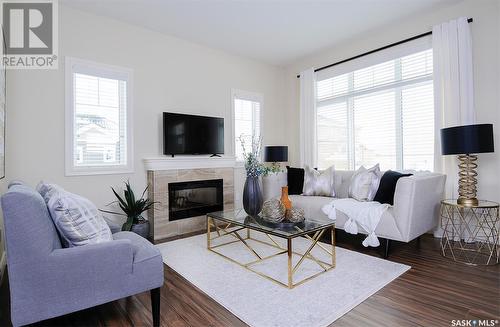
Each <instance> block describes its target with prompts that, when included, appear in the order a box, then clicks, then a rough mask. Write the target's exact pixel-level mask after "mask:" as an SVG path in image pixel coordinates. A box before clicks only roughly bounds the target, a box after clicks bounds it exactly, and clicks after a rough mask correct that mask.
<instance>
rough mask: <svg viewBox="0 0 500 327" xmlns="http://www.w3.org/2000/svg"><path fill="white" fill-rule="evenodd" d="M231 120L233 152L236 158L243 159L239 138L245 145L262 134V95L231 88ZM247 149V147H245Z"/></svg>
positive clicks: (248, 144)
mask: <svg viewBox="0 0 500 327" xmlns="http://www.w3.org/2000/svg"><path fill="white" fill-rule="evenodd" d="M232 102H233V104H232V106H233V121H234V124H233V126H234V154H235V156H236V160H238V161H242V160H243V149H242V147H241V142H240V138H243V139H244V141H245V144H246V145H247V147H249V146H250V144H251V143H252V139H254V140H256V139H258V138H260V137H261V136H262V134H261V114H262V105H263V97H262V95H261V94H258V93H253V92H246V91H239V90H233V91H232ZM247 151H249V149H247Z"/></svg>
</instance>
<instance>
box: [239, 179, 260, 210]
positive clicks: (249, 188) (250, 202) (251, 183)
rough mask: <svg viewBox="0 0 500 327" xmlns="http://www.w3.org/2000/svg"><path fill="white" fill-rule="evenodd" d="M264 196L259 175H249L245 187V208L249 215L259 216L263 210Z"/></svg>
mask: <svg viewBox="0 0 500 327" xmlns="http://www.w3.org/2000/svg"><path fill="white" fill-rule="evenodd" d="M263 203H264V198H263V197H262V191H261V189H260V180H259V178H258V177H247V179H246V181H245V187H244V188H243V209H245V212H246V213H247V214H248V215H249V216H252V217H254V216H257V215H258V214H259V213H260V211H261V210H262V205H263Z"/></svg>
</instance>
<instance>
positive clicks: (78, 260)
mask: <svg viewBox="0 0 500 327" xmlns="http://www.w3.org/2000/svg"><path fill="white" fill-rule="evenodd" d="M1 202H2V210H3V217H4V224H5V236H6V247H7V269H8V272H9V284H10V298H11V320H12V324H13V325H14V326H19V325H25V324H29V323H33V322H37V321H41V320H45V319H49V318H52V317H56V316H60V315H64V314H67V313H71V312H74V311H78V310H82V309H86V308H89V307H92V306H96V305H99V304H103V303H106V302H110V301H113V300H117V299H120V298H123V297H127V296H130V295H133V294H137V293H140V292H144V291H148V290H151V301H152V311H153V325H154V326H159V317H160V304H159V301H160V287H161V286H162V285H163V262H162V257H161V254H160V253H159V251H158V250H157V249H156V248H155V247H154V246H153V245H152V244H151V243H149V242H148V241H147V240H145V239H144V238H142V237H140V236H138V235H136V234H134V233H131V232H118V233H115V234H113V239H114V240H113V241H110V242H104V243H99V244H92V245H84V246H80V247H73V248H62V247H61V242H60V239H59V235H58V233H57V230H56V228H55V226H54V224H53V222H52V219H51V218H50V214H49V211H48V209H47V206H46V205H45V202H44V200H43V199H42V197H41V196H40V194H38V192H36V191H35V190H34V189H32V188H30V187H28V186H26V185H24V184H22V183H11V185H9V190H8V192H7V193H5V194H4V195H3V196H2V199H1Z"/></svg>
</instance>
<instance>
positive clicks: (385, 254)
mask: <svg viewBox="0 0 500 327" xmlns="http://www.w3.org/2000/svg"><path fill="white" fill-rule="evenodd" d="M390 247H391V240H390V239H386V240H385V248H384V259H387V258H388V257H389V248H390Z"/></svg>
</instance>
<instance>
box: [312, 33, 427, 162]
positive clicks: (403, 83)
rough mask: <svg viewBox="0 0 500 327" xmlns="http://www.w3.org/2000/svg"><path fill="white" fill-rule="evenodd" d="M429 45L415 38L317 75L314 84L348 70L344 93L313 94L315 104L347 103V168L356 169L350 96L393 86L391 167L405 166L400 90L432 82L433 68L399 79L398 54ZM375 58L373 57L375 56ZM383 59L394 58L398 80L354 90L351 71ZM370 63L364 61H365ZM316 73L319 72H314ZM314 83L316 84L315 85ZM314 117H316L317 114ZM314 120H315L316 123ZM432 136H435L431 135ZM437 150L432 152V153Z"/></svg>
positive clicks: (317, 154) (391, 59) (345, 72)
mask: <svg viewBox="0 0 500 327" xmlns="http://www.w3.org/2000/svg"><path fill="white" fill-rule="evenodd" d="M430 49H432V46H431V45H430V44H429V42H428V40H418V42H415V44H411V45H409V46H407V47H406V48H405V49H403V50H401V49H397V51H392V53H389V55H384V54H377V56H373V57H374V58H369V57H370V56H368V58H366V59H365V58H363V59H364V60H365V61H364V62H363V61H361V62H358V63H349V65H348V66H347V65H346V66H347V67H349V68H348V69H346V67H340V68H337V71H335V70H333V69H332V70H330V71H329V72H323V73H322V76H321V78H318V79H317V81H315V83H316V84H317V83H318V82H321V81H323V80H327V79H329V78H333V77H336V76H341V75H344V74H348V89H347V91H346V93H345V94H342V95H339V96H333V97H328V98H322V99H320V98H318V95H317V94H316V95H315V99H314V101H315V104H316V108H318V107H322V106H328V105H334V104H337V103H341V102H346V105H347V122H346V123H347V133H348V140H347V142H348V144H347V149H348V150H347V163H348V169H349V170H355V169H357V168H356V154H355V142H356V138H355V134H354V132H355V122H354V107H353V99H354V98H355V97H358V96H363V95H368V94H377V93H380V92H383V91H386V90H394V92H395V132H396V135H395V137H396V139H395V145H396V149H395V150H396V153H395V154H396V167H392V168H391V169H396V170H402V169H407V168H404V141H403V121H402V112H403V106H402V103H401V94H402V90H403V89H406V88H412V87H418V86H421V85H425V84H427V83H429V82H430V83H433V76H434V72H432V73H431V74H429V75H424V76H419V77H416V78H411V79H408V80H401V58H403V57H405V56H408V55H411V54H415V53H419V52H421V51H427V50H430ZM374 59H376V60H374ZM386 61H394V63H395V65H394V69H395V76H396V78H397V79H399V80H397V81H394V82H391V83H389V84H385V85H384V84H382V85H379V86H375V87H371V88H367V89H361V90H358V91H356V90H355V88H354V85H353V81H352V78H353V75H352V74H353V73H354V72H355V71H356V70H359V69H363V68H368V67H372V66H375V65H377V64H379V63H382V62H386ZM368 62H369V63H370V64H369V65H367V63H368ZM356 64H358V65H356ZM317 77H318V75H317ZM316 86H317V85H316ZM316 115H317V113H316ZM316 119H317V117H316ZM316 124H317V123H316ZM434 139H435V136H434ZM314 146H315V147H316V149H317V148H318V142H317V141H316V144H314ZM435 155H436V154H435V153H434V156H435ZM316 162H317V163H318V166H319V152H318V151H316Z"/></svg>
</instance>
